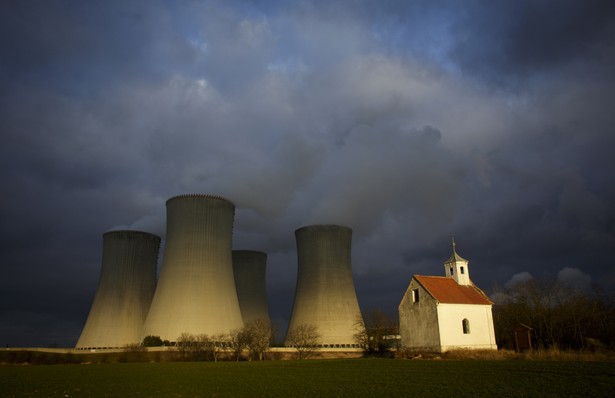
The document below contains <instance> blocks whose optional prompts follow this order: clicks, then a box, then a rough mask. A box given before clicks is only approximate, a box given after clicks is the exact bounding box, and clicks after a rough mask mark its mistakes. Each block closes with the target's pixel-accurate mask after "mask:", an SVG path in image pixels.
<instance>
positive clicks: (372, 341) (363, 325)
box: [354, 309, 398, 355]
mask: <svg viewBox="0 0 615 398" xmlns="http://www.w3.org/2000/svg"><path fill="white" fill-rule="evenodd" d="M355 330H356V331H357V333H355V335H354V339H355V341H356V342H357V344H359V345H361V346H362V347H364V349H365V351H366V352H367V353H370V354H380V355H382V354H384V353H387V352H388V349H389V341H390V339H388V337H390V336H393V335H396V334H397V333H398V326H397V322H395V321H394V320H392V319H391V318H390V317H389V316H388V315H387V314H385V313H384V312H383V311H382V310H379V309H377V310H373V311H371V312H369V313H367V314H366V315H365V316H364V317H362V316H361V315H359V316H357V319H356V321H355Z"/></svg>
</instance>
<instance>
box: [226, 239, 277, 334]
mask: <svg viewBox="0 0 615 398" xmlns="http://www.w3.org/2000/svg"><path fill="white" fill-rule="evenodd" d="M266 267H267V254H266V253H263V252H257V251H252V250H233V273H234V275H235V287H236V288H237V299H238V300H239V308H240V309H241V317H242V318H243V321H244V322H248V321H250V320H253V319H263V320H265V321H267V322H270V320H269V309H268V307H267V288H266V282H265V271H266Z"/></svg>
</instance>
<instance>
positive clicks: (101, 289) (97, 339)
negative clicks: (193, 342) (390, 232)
mask: <svg viewBox="0 0 615 398" xmlns="http://www.w3.org/2000/svg"><path fill="white" fill-rule="evenodd" d="M166 206H167V226H166V242H165V248H164V256H163V261H162V266H161V270H160V276H159V278H158V280H157V281H156V265H157V259H158V252H159V247H160V238H159V237H158V236H156V235H152V234H149V233H146V232H139V231H111V232H107V233H105V234H104V235H103V260H102V267H101V273H100V280H99V284H98V288H97V291H96V295H95V298H94V302H93V304H92V307H91V310H90V313H89V315H88V318H87V321H86V324H85V326H84V328H83V331H82V333H81V337H80V338H79V341H78V343H77V346H76V348H77V349H95V348H120V347H124V346H126V345H129V344H138V343H140V342H141V341H142V340H143V338H144V337H145V336H159V337H160V338H161V339H163V340H169V341H171V342H172V341H177V338H178V337H179V336H180V335H181V334H183V333H189V334H193V335H200V334H206V335H209V336H222V335H228V334H229V333H231V332H232V331H234V330H239V329H241V328H242V327H243V326H244V324H245V323H247V322H249V321H251V320H255V319H262V320H265V321H266V322H269V321H270V319H269V311H268V304H267V293H266V283H265V274H266V263H267V254H266V253H263V252H259V251H251V250H235V251H233V250H232V235H233V221H234V214H235V206H234V204H233V203H231V202H230V201H228V200H227V199H224V198H222V197H218V196H211V195H180V196H175V197H173V198H171V199H169V200H167V203H166ZM295 236H296V239H297V255H298V273H297V287H296V292H295V301H294V305H293V310H292V316H291V320H290V325H289V330H292V329H293V328H295V327H297V326H300V325H303V324H309V325H313V326H315V327H316V328H317V330H318V332H319V334H320V336H321V346H322V347H356V346H357V344H356V343H355V340H354V337H353V336H354V334H355V333H356V328H357V323H359V324H362V318H361V312H360V310H359V305H358V301H357V297H356V292H355V288H354V282H353V277H352V271H351V262H350V247H351V237H352V230H351V229H350V228H348V227H344V226H337V225H312V226H306V227H302V228H299V229H298V230H296V231H295Z"/></svg>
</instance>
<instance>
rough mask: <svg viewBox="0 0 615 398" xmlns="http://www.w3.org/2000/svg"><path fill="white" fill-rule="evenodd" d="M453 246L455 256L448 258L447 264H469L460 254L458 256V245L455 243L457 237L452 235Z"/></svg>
mask: <svg viewBox="0 0 615 398" xmlns="http://www.w3.org/2000/svg"><path fill="white" fill-rule="evenodd" d="M451 245H452V246H453V254H451V256H450V257H449V258H448V260H446V262H447V263H450V262H453V261H465V262H468V260H466V259H464V258H463V257H461V256H460V255H459V254H457V244H456V243H455V235H453V234H451Z"/></svg>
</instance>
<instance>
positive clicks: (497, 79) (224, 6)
mask: <svg viewBox="0 0 615 398" xmlns="http://www.w3.org/2000/svg"><path fill="white" fill-rule="evenodd" d="M614 70H615V3H613V2H611V1H608V0H606V1H593V0H587V1H568V0H552V1H551V0H536V1H529V0H528V1H522V0H510V1H478V0H475V1H473V0H465V1H457V0H450V1H444V0H443V1H438V0H437V1H433V0H416V1H406V0H403V1H402V0H399V1H368V0H348V1H335V0H328V1H309V0H304V1H296V2H288V1H266V0H262V1H239V0H238V1H196V0H195V1H162V0H159V1H152V0H147V1H144V0H143V1H140V0H134V1H127V0H121V1H89V2H87V1H69V0H64V1H59V0H58V1H43V0H40V1H36V0H34V1H27V0H19V1H17V0H15V1H11V0H9V1H3V2H1V3H0V138H1V141H0V142H1V144H0V165H1V167H0V181H1V183H2V195H1V196H0V220H1V221H0V268H1V272H2V277H1V278H0V345H2V346H4V345H6V344H9V345H10V346H17V345H30V346H44V345H49V344H58V345H61V346H72V345H74V344H75V343H76V340H77V338H78V336H79V334H80V332H81V328H82V327H83V324H84V322H85V319H86V317H87V313H88V311H89V308H90V305H91V302H92V299H93V296H94V293H95V290H96V284H97V281H98V276H99V271H100V264H101V256H102V234H103V233H104V232H105V231H108V230H111V229H119V228H131V229H139V230H145V231H149V232H153V233H156V234H159V235H160V236H162V237H163V238H164V234H165V217H166V209H165V202H166V200H167V199H168V198H170V197H172V196H174V195H178V194H184V193H208V194H215V195H222V196H225V197H226V198H228V199H230V200H231V201H233V202H234V203H235V204H236V206H237V210H236V221H235V232H234V243H233V244H234V247H235V248H243V249H257V250H262V251H266V252H267V253H268V254H269V262H268V275H267V284H268V294H269V300H270V310H271V313H272V317H273V318H274V320H276V321H277V322H278V323H280V324H281V325H285V322H287V321H288V318H289V317H290V310H291V307H292V300H293V294H294V289H295V276H296V267H297V260H296V247H295V240H294V230H295V229H297V228H298V227H301V226H304V225H308V224H317V223H331V224H343V225H347V226H349V227H351V228H352V229H353V231H354V234H353V251H352V256H353V264H352V266H353V272H354V276H355V283H356V289H357V295H358V298H359V302H360V305H361V307H362V309H363V310H370V309H374V308H381V309H383V310H385V311H386V312H389V313H391V314H396V308H397V305H398V303H399V301H400V300H401V297H402V295H403V293H404V291H405V288H406V286H407V284H408V282H409V279H410V278H411V276H412V274H414V273H417V274H424V275H442V274H443V272H444V268H443V265H442V264H443V262H444V261H445V260H446V259H447V258H448V256H449V255H450V236H451V234H455V237H456V241H457V248H458V251H459V253H460V254H461V255H462V256H464V257H465V258H467V259H469V260H470V272H471V276H472V279H473V280H474V282H475V283H476V284H477V285H479V286H480V287H482V288H483V289H484V290H486V291H487V292H491V291H492V289H493V287H494V286H495V285H502V286H504V285H506V284H507V283H510V282H511V280H512V281H514V280H516V279H523V278H527V277H528V275H531V276H533V277H551V278H556V277H558V276H559V277H560V278H568V279H570V278H571V277H572V278H579V279H580V280H582V282H583V283H584V284H586V285H587V284H592V283H597V284H600V285H602V286H603V287H605V288H608V289H613V287H614V286H615V264H614V260H613V259H614V258H615V184H614V181H615V160H614V158H615V157H614V156H613V149H614V148H615V135H614V131H613V130H614V128H615V107H614V106H615V73H614V72H613V71H614Z"/></svg>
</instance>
